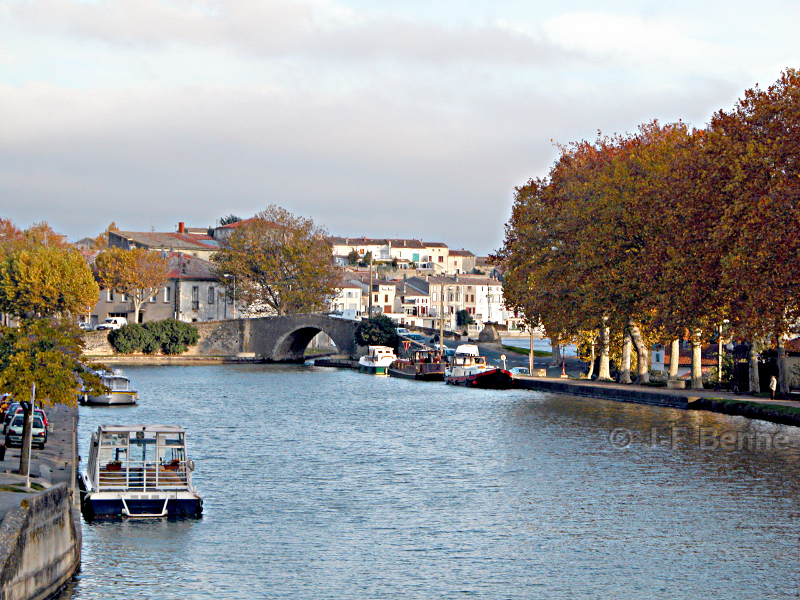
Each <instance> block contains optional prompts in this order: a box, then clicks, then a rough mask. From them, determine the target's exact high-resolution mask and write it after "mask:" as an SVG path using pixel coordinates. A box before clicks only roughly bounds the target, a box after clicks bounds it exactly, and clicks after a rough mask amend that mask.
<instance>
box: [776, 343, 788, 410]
mask: <svg viewBox="0 0 800 600" xmlns="http://www.w3.org/2000/svg"><path fill="white" fill-rule="evenodd" d="M776 337H777V343H776V344H775V345H776V347H777V349H778V393H779V394H780V397H781V398H786V397H788V395H789V371H788V369H787V368H786V348H785V347H784V345H783V336H781V335H778V336H776Z"/></svg>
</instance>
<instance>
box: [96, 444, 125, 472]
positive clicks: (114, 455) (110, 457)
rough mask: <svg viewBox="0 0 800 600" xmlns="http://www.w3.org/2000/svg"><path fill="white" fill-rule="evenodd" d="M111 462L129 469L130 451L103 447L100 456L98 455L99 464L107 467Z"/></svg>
mask: <svg viewBox="0 0 800 600" xmlns="http://www.w3.org/2000/svg"><path fill="white" fill-rule="evenodd" d="M111 462H119V463H122V464H123V465H125V468H127V464H128V449H127V448H120V447H119V446H117V447H110V446H108V447H103V448H100V454H98V463H99V464H100V466H104V465H107V464H108V463H111Z"/></svg>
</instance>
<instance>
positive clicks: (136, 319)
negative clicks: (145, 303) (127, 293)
mask: <svg viewBox="0 0 800 600" xmlns="http://www.w3.org/2000/svg"><path fill="white" fill-rule="evenodd" d="M132 300H133V322H134V323H138V322H139V311H140V310H141V308H142V301H141V300H138V299H137V298H136V297H134V298H132Z"/></svg>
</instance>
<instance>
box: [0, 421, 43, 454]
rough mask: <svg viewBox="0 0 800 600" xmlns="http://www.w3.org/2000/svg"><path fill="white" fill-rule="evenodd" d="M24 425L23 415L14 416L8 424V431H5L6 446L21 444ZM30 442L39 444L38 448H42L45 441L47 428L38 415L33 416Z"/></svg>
mask: <svg viewBox="0 0 800 600" xmlns="http://www.w3.org/2000/svg"><path fill="white" fill-rule="evenodd" d="M24 426H25V417H24V416H23V415H17V416H15V417H14V418H13V419H12V421H11V422H10V423H9V424H8V431H6V448H8V447H10V446H12V445H17V446H21V445H22V432H23V428H24ZM31 436H32V437H31V444H32V445H34V446H39V449H40V450H42V449H44V445H45V444H46V443H47V428H46V427H45V426H44V422H43V421H42V418H41V417H40V416H39V415H35V416H34V417H33V429H31Z"/></svg>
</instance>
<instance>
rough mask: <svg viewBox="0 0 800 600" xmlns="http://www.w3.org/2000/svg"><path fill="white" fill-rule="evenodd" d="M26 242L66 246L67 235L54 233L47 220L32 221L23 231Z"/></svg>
mask: <svg viewBox="0 0 800 600" xmlns="http://www.w3.org/2000/svg"><path fill="white" fill-rule="evenodd" d="M23 237H24V238H25V241H26V243H28V244H30V245H37V244H41V245H42V246H57V247H59V248H67V247H68V246H69V244H68V243H67V236H65V235H63V234H61V233H56V232H55V231H54V230H53V228H52V227H50V225H49V224H48V223H47V221H42V222H41V223H34V224H33V225H31V226H30V227H28V229H26V230H25V231H24V232H23Z"/></svg>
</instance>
